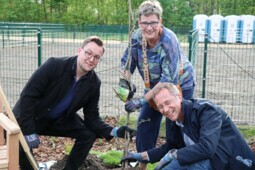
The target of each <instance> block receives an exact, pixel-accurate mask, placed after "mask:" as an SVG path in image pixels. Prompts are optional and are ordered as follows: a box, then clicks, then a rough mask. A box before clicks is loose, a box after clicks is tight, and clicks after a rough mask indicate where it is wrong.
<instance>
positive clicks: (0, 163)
mask: <svg viewBox="0 0 255 170" xmlns="http://www.w3.org/2000/svg"><path fill="white" fill-rule="evenodd" d="M3 168H8V160H7V159H6V160H0V169H3Z"/></svg>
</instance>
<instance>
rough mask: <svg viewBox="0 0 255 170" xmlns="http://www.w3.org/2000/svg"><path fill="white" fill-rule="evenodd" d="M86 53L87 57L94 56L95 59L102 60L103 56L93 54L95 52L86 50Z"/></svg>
mask: <svg viewBox="0 0 255 170" xmlns="http://www.w3.org/2000/svg"><path fill="white" fill-rule="evenodd" d="M84 54H85V57H86V58H88V59H90V58H91V57H93V60H94V61H96V62H99V61H101V60H102V58H101V56H98V55H93V53H92V52H90V51H87V50H84Z"/></svg>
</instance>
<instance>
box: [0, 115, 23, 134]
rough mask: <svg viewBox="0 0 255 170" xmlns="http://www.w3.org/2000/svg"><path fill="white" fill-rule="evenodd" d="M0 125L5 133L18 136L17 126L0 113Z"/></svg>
mask: <svg viewBox="0 0 255 170" xmlns="http://www.w3.org/2000/svg"><path fill="white" fill-rule="evenodd" d="M0 125H1V126H2V127H3V128H4V129H5V130H6V131H7V133H8V134H19V133H20V128H19V126H18V125H17V124H15V123H14V122H13V121H11V120H10V119H9V118H8V117H7V116H5V115H4V114H3V113H0Z"/></svg>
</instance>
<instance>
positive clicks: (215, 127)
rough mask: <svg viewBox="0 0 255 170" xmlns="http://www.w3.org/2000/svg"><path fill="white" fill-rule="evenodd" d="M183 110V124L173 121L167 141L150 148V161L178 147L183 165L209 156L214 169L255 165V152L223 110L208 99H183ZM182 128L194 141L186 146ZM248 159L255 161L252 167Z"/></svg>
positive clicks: (157, 159) (156, 159)
mask: <svg viewBox="0 0 255 170" xmlns="http://www.w3.org/2000/svg"><path fill="white" fill-rule="evenodd" d="M182 110H183V113H184V121H183V125H184V127H180V126H178V125H176V122H171V124H170V126H171V127H170V129H171V131H170V132H169V134H166V135H167V136H166V138H167V142H166V144H164V145H162V146H161V147H159V148H155V149H151V150H149V151H148V155H149V158H150V162H157V161H159V160H160V158H162V157H163V156H164V155H165V154H166V153H167V152H168V151H169V150H170V149H173V148H176V149H178V150H177V160H178V162H179V163H180V165H188V164H192V163H195V162H198V161H201V160H205V159H210V160H211V165H212V167H213V169H215V170H229V169H231V170H233V169H242V170H244V169H250V170H251V169H255V167H254V166H255V154H254V153H253V152H252V150H251V149H250V148H249V146H248V144H247V143H246V141H245V140H244V138H243V137H242V135H241V133H240V132H239V130H238V129H237V127H236V126H235V124H234V123H233V122H232V120H231V119H230V118H229V116H228V115H227V114H226V112H225V111H224V110H222V109H221V108H220V107H219V106H217V105H216V104H214V103H212V102H211V101H209V100H206V99H192V100H183V102H182ZM181 128H182V131H184V133H185V134H187V135H188V136H189V137H190V138H191V139H192V140H193V141H194V143H195V144H194V145H190V146H189V147H185V144H184V141H183V137H182V133H181ZM240 157H241V158H242V160H241V159H240ZM247 159H249V160H251V161H252V162H253V166H252V167H250V168H249V167H248V166H246V165H245V164H244V162H245V160H246V161H247ZM240 160H241V161H240Z"/></svg>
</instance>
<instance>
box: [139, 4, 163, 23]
mask: <svg viewBox="0 0 255 170" xmlns="http://www.w3.org/2000/svg"><path fill="white" fill-rule="evenodd" d="M162 13H163V9H162V7H161V5H160V3H159V1H157V0H148V1H144V2H143V3H142V4H141V5H140V6H139V11H138V15H139V18H141V16H142V15H145V16H150V15H157V17H158V19H160V18H161V16H162Z"/></svg>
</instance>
